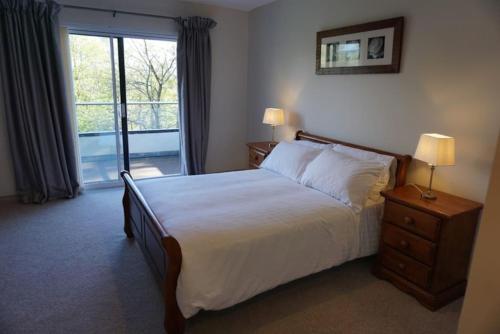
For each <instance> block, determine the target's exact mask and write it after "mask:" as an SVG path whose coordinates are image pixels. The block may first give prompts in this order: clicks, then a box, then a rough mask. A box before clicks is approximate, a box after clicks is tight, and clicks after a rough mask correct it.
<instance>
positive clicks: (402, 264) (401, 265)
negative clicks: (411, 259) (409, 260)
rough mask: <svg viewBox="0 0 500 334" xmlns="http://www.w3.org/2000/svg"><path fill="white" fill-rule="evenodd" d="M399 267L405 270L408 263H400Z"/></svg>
mask: <svg viewBox="0 0 500 334" xmlns="http://www.w3.org/2000/svg"><path fill="white" fill-rule="evenodd" d="M398 267H399V269H401V270H405V269H406V264H404V263H398Z"/></svg>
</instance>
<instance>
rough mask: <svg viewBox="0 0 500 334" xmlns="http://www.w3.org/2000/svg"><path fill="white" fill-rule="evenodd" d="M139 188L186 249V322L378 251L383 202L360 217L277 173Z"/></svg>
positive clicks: (180, 292) (181, 289)
mask: <svg viewBox="0 0 500 334" xmlns="http://www.w3.org/2000/svg"><path fill="white" fill-rule="evenodd" d="M136 184H137V186H138V187H139V189H140V190H141V192H142V194H143V196H144V197H145V199H146V200H147V202H148V203H149V206H150V207H151V209H152V210H153V212H154V214H155V215H156V217H157V218H158V220H159V221H160V223H161V224H162V225H163V226H164V228H165V229H166V230H167V231H168V233H169V234H170V235H172V236H173V237H175V238H176V239H177V241H178V242H179V244H180V247H181V250H182V267H181V273H180V275H179V279H178V285H177V301H178V304H179V308H180V310H181V312H182V313H183V315H184V317H186V318H189V317H191V316H193V315H194V314H196V313H197V312H198V311H199V310H201V309H205V310H220V309H224V308H227V307H230V306H232V305H235V304H237V303H239V302H241V301H244V300H247V299H249V298H251V297H253V296H255V295H257V294H259V293H261V292H263V291H266V290H269V289H272V288H274V287H276V286H278V285H281V284H284V283H286V282H289V281H292V280H294V279H297V278H300V277H304V276H307V275H310V274H312V273H315V272H319V271H321V270H324V269H327V268H330V267H332V266H335V265H339V264H341V263H343V262H346V261H349V260H352V259H355V258H358V257H361V256H366V255H370V254H372V253H374V252H375V251H376V244H377V241H378V233H379V232H378V231H379V228H380V227H379V226H378V225H379V223H378V221H379V220H378V218H379V217H380V203H369V205H368V206H367V209H366V210H363V211H362V212H361V214H359V215H357V214H355V213H354V211H353V210H352V209H351V208H349V207H347V206H345V205H344V204H342V203H340V202H339V201H337V200H335V199H333V198H332V197H330V196H328V195H325V194H323V193H321V192H319V191H317V190H314V189H310V188H307V187H305V186H303V185H300V184H298V183H296V182H294V181H291V180H289V179H287V178H285V177H283V176H280V175H278V174H275V173H272V172H270V171H266V170H262V169H259V170H248V171H239V172H228V173H219V174H208V175H200V176H189V177H172V178H159V179H152V180H144V181H138V182H137V183H136ZM375 225H377V226H375ZM375 234H377V235H375Z"/></svg>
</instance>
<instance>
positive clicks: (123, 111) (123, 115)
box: [120, 102, 127, 119]
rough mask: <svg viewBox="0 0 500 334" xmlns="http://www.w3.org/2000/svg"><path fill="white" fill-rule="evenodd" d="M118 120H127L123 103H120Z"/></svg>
mask: <svg viewBox="0 0 500 334" xmlns="http://www.w3.org/2000/svg"><path fill="white" fill-rule="evenodd" d="M120 118H121V119H126V118H127V104H126V103H123V102H122V103H120Z"/></svg>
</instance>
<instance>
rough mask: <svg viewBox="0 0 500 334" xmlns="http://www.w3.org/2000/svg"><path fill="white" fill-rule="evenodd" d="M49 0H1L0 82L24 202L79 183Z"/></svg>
mask: <svg viewBox="0 0 500 334" xmlns="http://www.w3.org/2000/svg"><path fill="white" fill-rule="evenodd" d="M59 10H60V6H59V5H58V4H57V3H55V2H53V1H42V2H39V1H34V0H0V86H1V87H2V90H3V96H4V101H3V102H4V104H3V107H4V109H5V114H6V121H7V129H8V137H9V142H10V149H11V153H12V160H13V164H14V172H15V178H16V187H17V191H18V193H19V195H21V198H22V200H23V201H24V202H30V203H43V202H46V201H47V200H49V199H54V198H70V197H73V196H75V195H76V193H77V189H78V181H77V172H76V171H77V170H76V161H75V157H74V143H73V138H72V135H71V131H72V130H71V123H70V118H69V114H68V110H67V104H66V97H65V90H64V87H65V86H64V77H63V67H62V59H61V55H60V51H59V24H58V13H59Z"/></svg>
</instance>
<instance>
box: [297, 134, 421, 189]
mask: <svg viewBox="0 0 500 334" xmlns="http://www.w3.org/2000/svg"><path fill="white" fill-rule="evenodd" d="M295 139H296V140H310V141H313V142H317V143H323V144H342V145H345V146H349V147H354V148H358V149H360V150H365V151H371V152H375V153H380V154H385V155H390V156H393V157H394V158H396V160H397V163H398V165H397V168H396V187H401V186H404V185H405V183H406V173H407V172H408V166H409V165H410V162H411V159H412V158H411V155H403V154H397V153H391V152H386V151H382V150H378V149H376V148H371V147H366V146H361V145H356V144H351V143H346V142H343V141H340V140H337V139H331V138H326V137H321V136H316V135H313V134H310V133H307V132H304V131H301V130H299V131H297V134H296V135H295Z"/></svg>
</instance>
